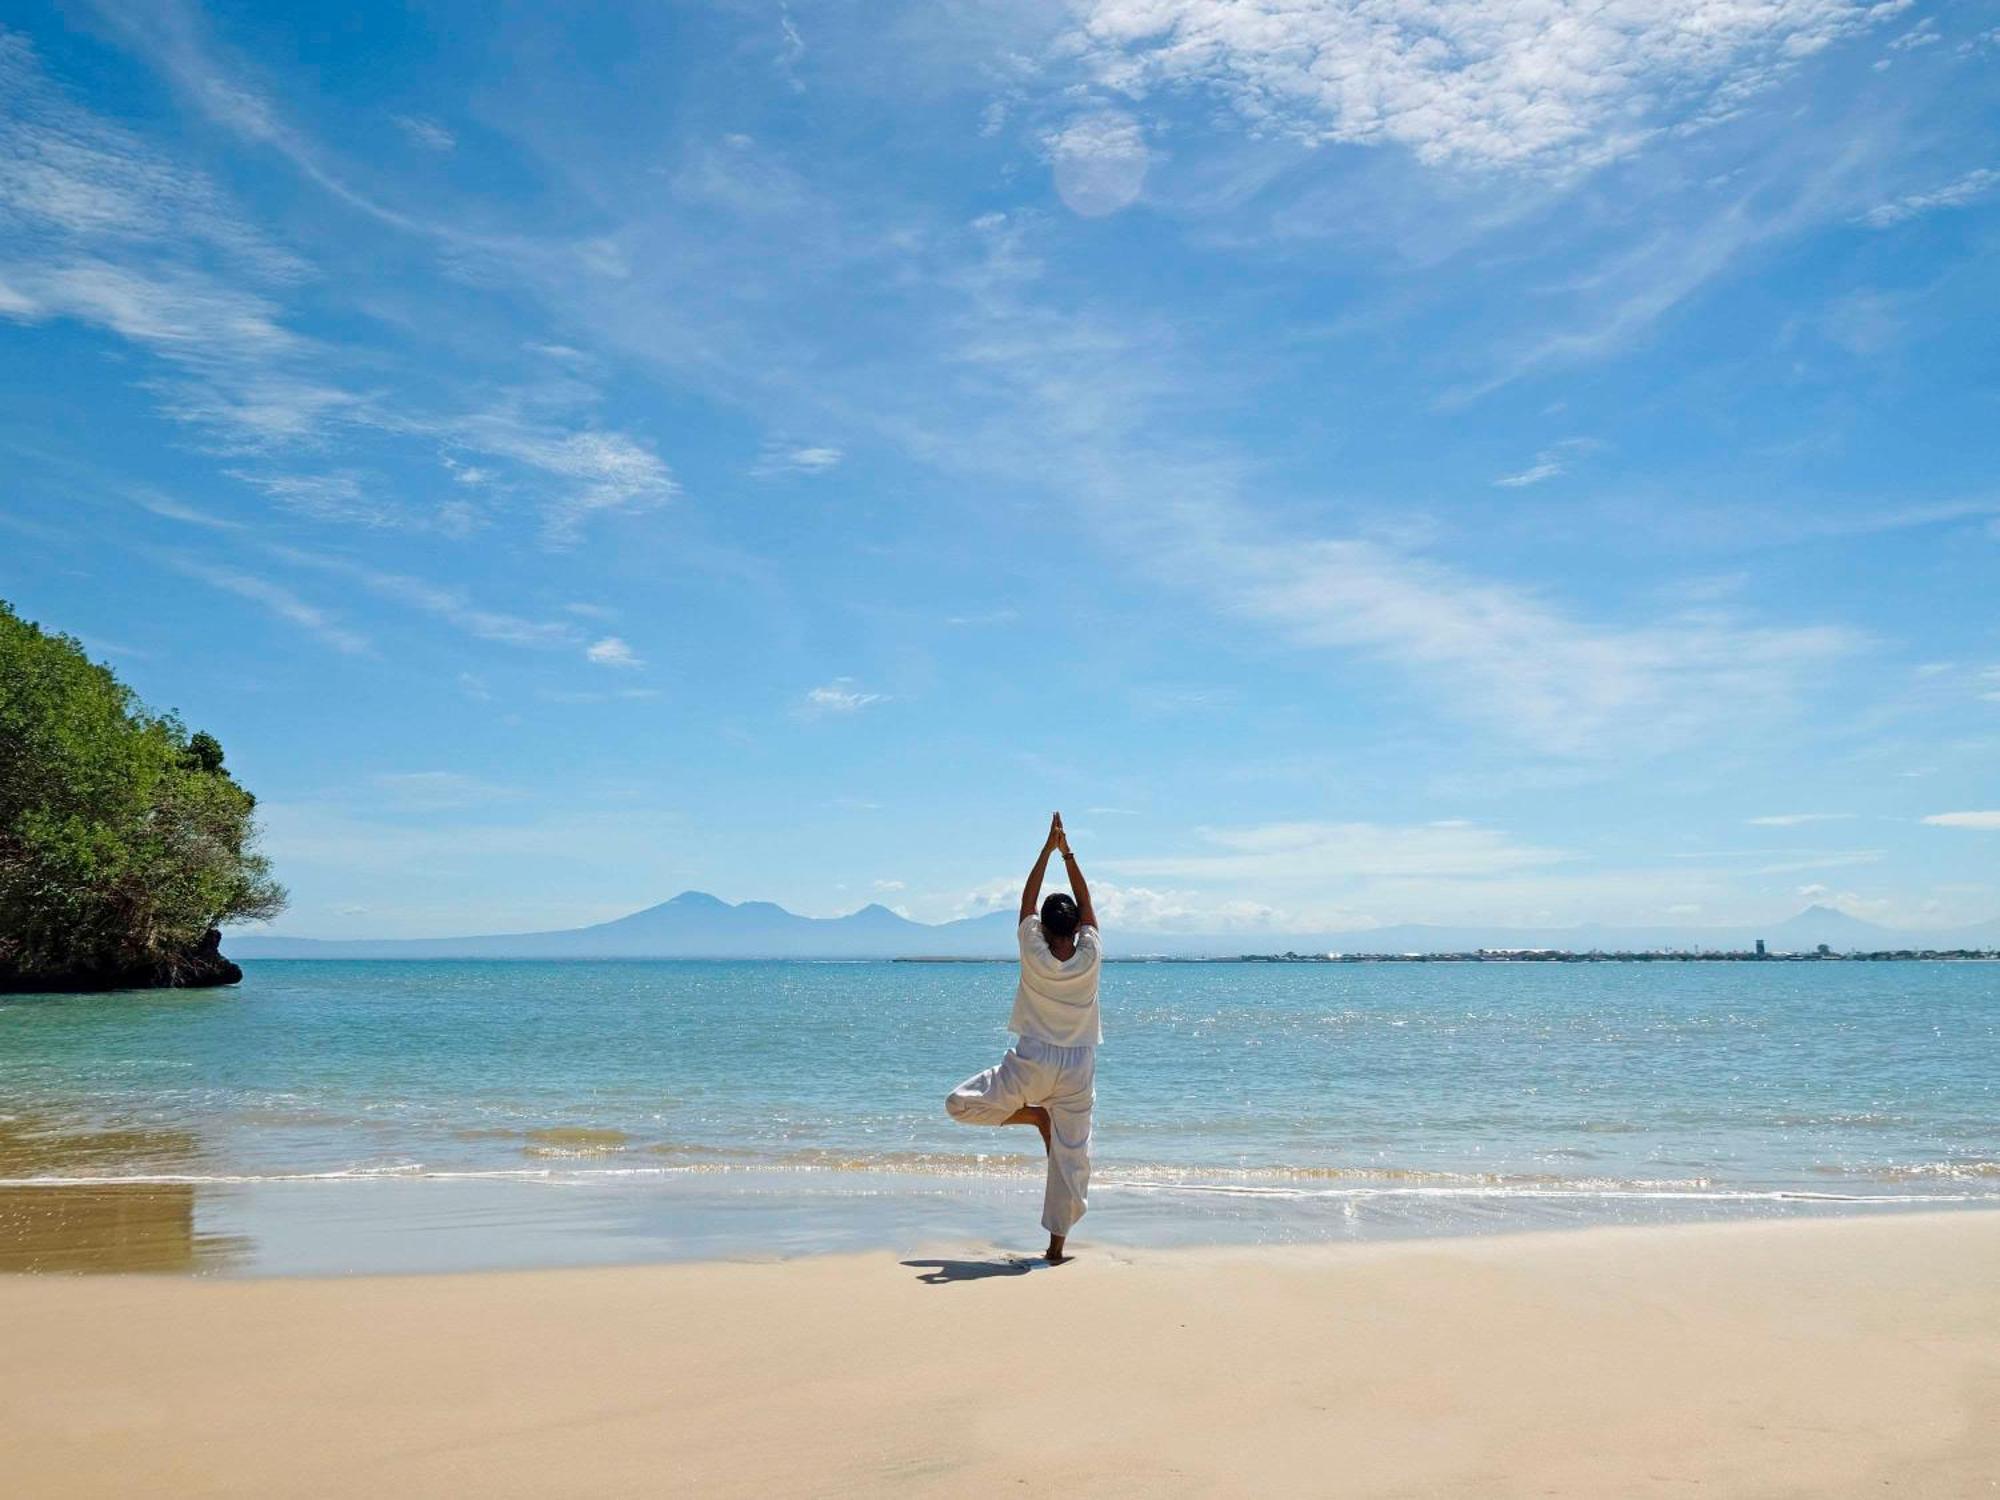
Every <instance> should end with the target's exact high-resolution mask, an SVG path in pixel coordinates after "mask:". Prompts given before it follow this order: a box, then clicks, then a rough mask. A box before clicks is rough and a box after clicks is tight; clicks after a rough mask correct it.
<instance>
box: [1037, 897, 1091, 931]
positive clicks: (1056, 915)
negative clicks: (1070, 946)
mask: <svg viewBox="0 0 2000 1500" xmlns="http://www.w3.org/2000/svg"><path fill="white" fill-rule="evenodd" d="M1082 917H1083V913H1081V912H1079V911H1078V910H1077V909H1076V902H1075V900H1074V899H1073V898H1071V897H1069V896H1066V895H1064V894H1063V893H1062V892H1061V891H1056V892H1054V893H1053V894H1052V895H1050V896H1049V897H1048V898H1047V899H1046V900H1044V901H1043V902H1042V931H1044V932H1046V933H1047V934H1048V935H1049V936H1050V937H1059V938H1066V937H1075V936H1076V924H1077V923H1078V922H1079V921H1081V920H1082Z"/></svg>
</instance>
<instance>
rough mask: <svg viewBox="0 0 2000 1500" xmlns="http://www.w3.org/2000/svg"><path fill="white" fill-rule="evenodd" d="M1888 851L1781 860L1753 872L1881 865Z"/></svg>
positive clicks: (1786, 872) (1793, 872) (1787, 872)
mask: <svg viewBox="0 0 2000 1500" xmlns="http://www.w3.org/2000/svg"><path fill="white" fill-rule="evenodd" d="M1886 852H1887V851H1885V850H1882V849H1849V850H1846V851H1844V852H1838V853H1829V854H1813V855H1808V856H1806V857H1805V858H1803V859H1786V860H1780V861H1779V862H1778V863H1776V864H1772V865H1763V866H1760V867H1759V868H1758V869H1756V870H1754V871H1752V872H1751V873H1752V874H1756V875H1796V874H1801V873H1803V872H1804V871H1807V870H1840V869H1845V868H1847V867H1848V866H1850V865H1872V864H1876V863H1879V862H1880V861H1881V860H1882V858H1883V857H1884V855H1885V853H1886Z"/></svg>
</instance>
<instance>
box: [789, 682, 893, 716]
mask: <svg viewBox="0 0 2000 1500" xmlns="http://www.w3.org/2000/svg"><path fill="white" fill-rule="evenodd" d="M887 701H888V695H887V694H884V693H868V692H863V691H862V690H861V689H860V688H858V687H856V686H855V683H854V679H853V678H852V677H836V678H834V679H833V681H831V682H829V683H826V684H824V685H822V686H820V687H816V688H813V689H812V690H811V691H809V692H808V693H807V694H806V697H805V709H806V712H807V713H810V714H851V713H858V712H859V711H860V710H862V709H864V708H866V707H868V706H869V705H870V704H871V703H886V702H887Z"/></svg>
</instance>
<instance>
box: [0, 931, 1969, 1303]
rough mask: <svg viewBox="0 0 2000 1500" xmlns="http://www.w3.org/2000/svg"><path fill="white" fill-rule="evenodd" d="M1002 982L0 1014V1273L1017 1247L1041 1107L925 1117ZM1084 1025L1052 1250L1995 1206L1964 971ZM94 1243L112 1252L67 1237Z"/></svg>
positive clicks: (1128, 991)
mask: <svg viewBox="0 0 2000 1500" xmlns="http://www.w3.org/2000/svg"><path fill="white" fill-rule="evenodd" d="M1012 991H1013V974H1012V970H1011V967H1010V966H1004V965H999V964H907V963H903V964H892V963H829V964H811V963H699V962H614V963H527V962H521V963H507V962H450V963H414V962H404V963H362V962H262V963H257V964H253V965H250V966H248V977H247V978H246V979H245V981H244V983H243V984H242V985H241V986H239V987H236V988H233V989H228V990H220V991H207V992H183V993H159V992H154V993H139V994H124V995H106V996H46V997H33V996H31V997H17V998H12V999H7V1000H0V1264H15V1265H23V1264H26V1265H42V1266H70V1265H89V1264H94V1263H99V1262H100V1261H101V1263H105V1264H112V1263H118V1264H157V1265H159V1266H160V1267H161V1268H175V1269H195V1270H202V1269H228V1270H246V1271H253V1272H255V1271H346V1270H381V1269H425V1268H443V1267H446V1266H461V1265H516V1264H542V1263H567V1262H580V1261H627V1260H645V1259H655V1258H665V1257H676V1256H691V1255H763V1254H793V1253H802V1252H806V1251H812V1250H819V1249H836V1248H859V1247H863V1246H883V1247H890V1248H912V1249H914V1248H918V1247H922V1246H926V1245H932V1244H942V1243H966V1242H971V1243H1000V1244H1005V1245H1018V1246H1031V1245H1032V1244H1034V1243H1038V1238H1037V1237H1038V1233H1039V1231H1038V1228H1037V1225H1036V1223H1035V1219H1036V1211H1037V1210H1036V1205H1037V1204H1038V1202H1039V1194H1040V1188H1039V1182H1040V1148H1039V1142H1037V1141H1036V1139H1035V1137H1034V1135H1033V1132H1031V1131H1028V1130H1012V1131H980V1130H974V1129H971V1128H968V1127H965V1126H960V1125H956V1124H954V1123H953V1122H952V1121H951V1120H949V1119H948V1118H947V1117H946V1116H945V1114H944V1111H943V1108H942V1104H943V1099H944V1095H945V1093H946V1092H947V1090H949V1089H950V1087H951V1086H952V1085H953V1084H955V1083H956V1082H958V1081H959V1079H960V1078H962V1077H964V1076H965V1075H967V1074H969V1073H972V1072H974V1071H976V1070H977V1069H979V1068H981V1067H984V1066H986V1065H988V1064H989V1063H991V1062H993V1061H996V1060H997V1059H998V1057H999V1055H1000V1053H1001V1051H1002V1050H1003V1049H1004V1048H1005V1047H1006V1045H1007V1042H1008V1038H1007V1036H1006V1033H1005V1031H1004V1029H1003V1028H1004V1023H1005V1020H1006V1017H1007V1012H1008V1004H1009V1001H1010V999H1011V996H1012ZM1104 1007H1105V1032H1106V1042H1105V1046H1104V1048H1103V1050H1102V1051H1101V1053H1100V1055H1099V1069H1098V1110H1097V1127H1096V1152H1095V1155H1096V1177H1095V1181H1094V1183H1093V1189H1092V1198H1091V1201H1092V1211H1091V1214H1090V1215H1089V1217H1088V1218H1087V1219H1086V1220H1085V1221H1084V1223H1083V1224H1082V1225H1081V1226H1080V1227H1079V1229H1078V1232H1077V1236H1076V1238H1077V1243H1078V1244H1079V1246H1082V1245H1087V1244H1089V1243H1090V1242H1092V1241H1093V1240H1095V1241H1097V1242H1099V1243H1105V1244H1111V1245H1116V1244H1118V1243H1149V1242H1163V1241H1168V1242H1171V1241H1200V1240H1252V1241H1265V1240H1296V1239H1313V1238H1329V1237H1343V1238H1344V1237H1368V1236H1395V1235H1413V1234H1443V1233H1464V1232H1479V1231H1485V1230H1499V1229H1511V1228H1528V1227H1547V1226H1550V1225H1564V1224H1579V1225H1582V1224H1593V1223H1603V1222H1653V1221H1657V1220H1666V1219H1690V1218H1714V1217H1730V1216H1740V1215H1746V1214H1778V1213H1828V1212H1849V1213H1882V1212H1894V1211H1897V1210H1899V1209H1911V1208H1930V1209H1934V1208H1947V1207H1965V1208H2000V1085H1996V1077H2000V966H1996V965H1993V964H1984V963H1956V964H1953V963H1851V964H1840V963H1819V964H1785V963H1772V964H1750V963H1736V964H1715V963H1710V964H1588V965H1555V964H1509V965H1495V964H1482V965H1472V964H1464V965H1454V964H1426V965H1396V964H1385V965H1268V964H1114V965H1111V966H1109V967H1108V968H1107V970H1106V974H1105V982H1104ZM162 1204H166V1205H168V1208H167V1209H166V1210H164V1212H165V1214H166V1217H167V1218H168V1219H170V1220H171V1221H172V1222H171V1223H167V1224H163V1223H162V1222H160V1216H161V1213H162V1209H161V1205H162ZM121 1235H122V1236H125V1237H126V1239H128V1240H131V1239H133V1237H134V1236H136V1237H138V1239H139V1240H140V1241H144V1243H143V1244H142V1245H141V1246H140V1249H141V1253H139V1254H138V1255H137V1256H136V1257H135V1256H134V1255H133V1254H131V1253H127V1252H130V1251H131V1249H132V1246H131V1245H130V1244H127V1245H125V1246H124V1247H123V1250H122V1251H121V1249H120V1247H119V1246H118V1245H109V1244H108V1245H106V1246H103V1247H99V1248H100V1249H101V1255H99V1256H98V1260H93V1255H94V1254H98V1251H97V1250H94V1249H93V1246H92V1243H91V1241H92V1237H93V1236H96V1237H100V1238H106V1239H108V1240H116V1239H117V1238H118V1237H119V1236H121ZM10 1236H11V1240H10V1238H9V1237H10ZM148 1236H151V1237H152V1238H151V1239H148V1238H147V1237H148ZM162 1237H164V1241H172V1243H171V1244H166V1243H164V1242H162V1243H155V1241H156V1240H162ZM10 1245H11V1249H10ZM10 1255H11V1259H9V1257H10Z"/></svg>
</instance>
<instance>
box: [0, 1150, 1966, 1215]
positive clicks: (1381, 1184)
mask: <svg viewBox="0 0 2000 1500" xmlns="http://www.w3.org/2000/svg"><path fill="white" fill-rule="evenodd" d="M613 1149H616V1148H613ZM587 1154H588V1153H579V1154H578V1159H580V1158H581V1157H583V1156H585V1155H587ZM1040 1175H1041V1166H1040V1163H1039V1162H1036V1161H1031V1160H1029V1159H1027V1158H1024V1157H1019V1156H1014V1157H1000V1156H994V1157H987V1156H976V1155H973V1156H946V1155H943V1154H936V1153H924V1152H889V1153H884V1154H883V1155H881V1156H875V1157H857V1156H849V1155H841V1154H839V1153H834V1152H825V1151H815V1152H795V1153H791V1154H790V1155H788V1156H787V1157H784V1158H780V1159H765V1160H758V1161H716V1160H688V1161H681V1162H674V1163H665V1162H658V1163H645V1164H630V1165H612V1164H609V1163H606V1164H602V1165H597V1164H593V1165H588V1166H584V1165H556V1164H553V1163H552V1164H550V1165H546V1166H514V1167H460V1166H444V1165H430V1164H426V1163H422V1162H399V1163H390V1164H375V1165H366V1166H351V1167H335V1168H328V1169H324V1170H319V1171H284V1170H270V1171H261V1172H259V1171H238V1172H130V1173H122V1174H114V1173H104V1174H95V1175H93V1174H81V1173H68V1174H54V1173H51V1174H47V1175H40V1176H16V1177H0V1191H4V1190H8V1189H61V1188H73V1189H88V1188H100V1189H104V1188H138V1187H252V1186H262V1185H266V1184H287V1183H317V1184H329V1185H331V1184H357V1183H362V1184H365V1183H384V1182H401V1183H417V1182H493V1183H521V1184H542V1185H548V1186H557V1187H609V1186H614V1185H619V1184H624V1183H635V1184H636V1183H644V1182H648V1181H653V1182H662V1183H663V1182H667V1181H671V1180H674V1179H686V1178H719V1177H725V1176H727V1177H743V1178H748V1177H759V1176H763V1177H788V1176H805V1177H821V1176H824V1177H829V1178H833V1179H836V1180H839V1181H842V1182H844V1183H850V1184H852V1186H851V1188H843V1191H868V1192H875V1191H880V1190H881V1187H880V1185H879V1184H876V1185H869V1186H866V1187H864V1185H863V1184H862V1182H861V1181H860V1180H859V1179H863V1178H866V1177H870V1176H874V1177H881V1176H899V1177H906V1178H907V1177H915V1178H931V1179H941V1180H947V1181H948V1180H952V1179H961V1180H963V1179H966V1178H983V1179H990V1180H995V1181H1000V1180H1006V1179H1010V1178H1011V1179H1024V1178H1026V1179H1033V1178H1038V1177H1039V1176H1040ZM1996 1179H2000V1162H1973V1163H1927V1164H1919V1165H1917V1166H1912V1167H1908V1168H1901V1169H1898V1172H1897V1174H1896V1175H1894V1176H1891V1175H1890V1174H1885V1173H1879V1172H1878V1173H1871V1174H1856V1180H1857V1182H1859V1181H1876V1182H1880V1181H1885V1180H1888V1181H1908V1182H1919V1181H1938V1182H1940V1183H1943V1182H1960V1183H1965V1184H1968V1185H1969V1184H1971V1183H1974V1182H1985V1181H1993V1180H1996ZM1092 1186H1093V1187H1094V1188H1097V1189H1100V1190H1107V1191H1110V1192H1113V1193H1125V1192H1130V1193H1138V1194H1152V1195H1186V1196H1189V1197H1194V1198H1202V1197H1235V1198H1252V1199H1264V1200H1271V1201H1286V1200H1295V1201H1302V1202H1303V1201H1347V1202H1363V1201H1368V1200H1381V1199H1417V1200H1434V1201H1446V1200H1458V1201H1481V1200H1484V1201H1490V1202H1495V1203H1507V1202H1515V1203H1518V1202H1558V1201H1573V1202H1617V1201H1652V1202H1687V1203H1695V1202H1703V1203H1771V1204H1781V1203H1826V1204H1850V1205H1856V1206H1881V1207H1890V1206H1897V1205H1905V1206H1907V1205H1922V1204H1935V1205H1943V1204H1954V1203H1982V1202H1992V1201H1995V1199H1996V1197H2000V1194H1996V1193H1995V1192H1994V1191H1993V1190H1991V1189H1985V1190H1972V1191H1962V1192H1939V1191H1931V1192H1887V1191H1881V1190H1872V1191H1870V1190H1862V1191H1852V1192H1843V1191H1838V1190H1835V1189H1831V1188H1807V1187H1764V1186H1757V1187H1753V1186H1737V1185H1730V1184H1721V1183H1716V1182H1714V1181H1712V1180H1711V1179H1708V1178H1701V1177H1696V1178H1662V1179H1646V1178H1638V1179H1615V1178H1561V1177H1553V1176H1514V1177H1509V1176H1503V1175H1500V1174H1493V1173H1452V1172H1436V1171H1419V1170H1400V1171H1398V1170H1386V1171H1385V1170H1383V1169H1380V1168H1347V1167H1304V1168H1262V1169H1247V1170H1227V1171H1224V1170H1215V1169H1200V1168H1192V1167H1172V1166H1165V1167H1123V1168H1121V1167H1116V1166H1112V1167H1106V1168H1100V1170H1099V1172H1098V1174H1097V1175H1096V1177H1095V1178H1094V1180H1093V1182H1092Z"/></svg>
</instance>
